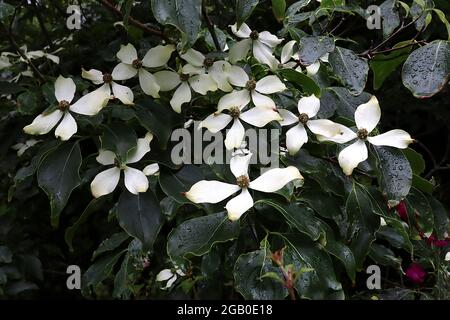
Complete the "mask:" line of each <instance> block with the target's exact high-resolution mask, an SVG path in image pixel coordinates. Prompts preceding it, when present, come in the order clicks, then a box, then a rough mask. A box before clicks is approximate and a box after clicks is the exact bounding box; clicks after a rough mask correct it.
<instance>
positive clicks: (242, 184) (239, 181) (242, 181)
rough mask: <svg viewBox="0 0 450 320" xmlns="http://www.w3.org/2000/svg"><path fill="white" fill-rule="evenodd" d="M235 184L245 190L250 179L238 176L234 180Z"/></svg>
mask: <svg viewBox="0 0 450 320" xmlns="http://www.w3.org/2000/svg"><path fill="white" fill-rule="evenodd" d="M236 183H237V185H238V186H239V187H241V188H247V187H248V185H249V184H250V179H249V178H248V177H247V176H239V177H237V178H236Z"/></svg>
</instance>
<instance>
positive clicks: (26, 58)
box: [0, 7, 45, 84]
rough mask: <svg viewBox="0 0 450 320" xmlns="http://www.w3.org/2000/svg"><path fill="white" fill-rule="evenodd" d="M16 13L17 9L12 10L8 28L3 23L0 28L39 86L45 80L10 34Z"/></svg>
mask: <svg viewBox="0 0 450 320" xmlns="http://www.w3.org/2000/svg"><path fill="white" fill-rule="evenodd" d="M16 13H17V7H16V8H15V10H14V14H13V16H12V17H11V23H10V25H9V28H7V27H6V26H5V25H4V24H3V23H0V27H1V28H2V29H3V31H4V32H5V34H6V35H7V37H8V40H9V43H10V44H11V46H12V47H13V49H14V50H15V51H16V52H17V53H18V54H19V55H20V56H21V57H22V58H23V59H24V60H25V61H26V62H27V64H28V65H29V66H30V68H31V70H32V71H33V73H34V75H35V76H36V77H37V79H38V81H39V83H40V84H42V83H44V82H45V78H44V76H43V75H42V73H41V72H40V71H39V69H38V68H37V67H36V66H35V65H34V63H33V62H32V61H31V60H30V59H29V58H28V57H27V56H26V55H25V53H23V51H22V50H21V49H20V47H19V45H18V44H17V42H16V40H15V39H14V36H13V33H12V31H11V30H12V26H13V22H14V19H15V18H16Z"/></svg>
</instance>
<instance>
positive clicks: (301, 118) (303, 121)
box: [298, 113, 309, 124]
mask: <svg viewBox="0 0 450 320" xmlns="http://www.w3.org/2000/svg"><path fill="white" fill-rule="evenodd" d="M308 120H309V117H308V115H307V114H306V113H301V114H300V115H299V116H298V121H300V123H301V124H306V123H307V122H308Z"/></svg>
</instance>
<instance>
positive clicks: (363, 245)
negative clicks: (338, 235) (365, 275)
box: [345, 184, 380, 269]
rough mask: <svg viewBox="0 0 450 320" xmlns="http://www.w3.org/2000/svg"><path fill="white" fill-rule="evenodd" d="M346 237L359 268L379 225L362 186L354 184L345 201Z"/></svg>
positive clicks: (378, 219) (378, 220)
mask: <svg viewBox="0 0 450 320" xmlns="http://www.w3.org/2000/svg"><path fill="white" fill-rule="evenodd" d="M345 212H346V217H345V219H346V222H347V225H348V229H347V239H348V241H349V242H350V249H351V250H352V252H353V255H354V256H355V261H356V266H357V268H358V269H360V268H361V267H362V265H363V262H364V259H365V257H366V255H367V254H368V253H369V250H370V245H371V244H372V242H373V241H374V240H375V232H376V231H377V230H378V228H379V226H380V218H379V217H378V216H377V215H375V213H374V212H373V211H372V206H371V201H370V199H369V198H368V196H367V194H366V193H365V192H364V190H363V187H362V186H360V185H359V184H354V185H353V189H352V192H351V193H350V194H349V196H348V198H347V202H346V203H345Z"/></svg>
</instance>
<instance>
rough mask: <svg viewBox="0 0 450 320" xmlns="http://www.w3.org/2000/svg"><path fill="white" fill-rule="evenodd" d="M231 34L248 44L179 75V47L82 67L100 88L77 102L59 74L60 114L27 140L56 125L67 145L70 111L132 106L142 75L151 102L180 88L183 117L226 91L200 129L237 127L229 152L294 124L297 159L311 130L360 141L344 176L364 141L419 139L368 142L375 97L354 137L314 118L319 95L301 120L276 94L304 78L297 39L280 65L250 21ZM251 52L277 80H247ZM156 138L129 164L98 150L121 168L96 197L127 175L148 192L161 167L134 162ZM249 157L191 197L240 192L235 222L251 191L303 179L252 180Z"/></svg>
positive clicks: (286, 172) (106, 174) (289, 174)
mask: <svg viewBox="0 0 450 320" xmlns="http://www.w3.org/2000/svg"><path fill="white" fill-rule="evenodd" d="M231 30H232V32H233V33H234V34H235V35H236V36H237V37H239V38H241V39H242V40H240V41H239V42H236V43H235V44H234V45H233V46H232V47H231V48H230V50H229V54H228V57H227V58H224V59H223V60H217V61H216V60H215V59H214V58H211V57H209V56H205V55H203V54H202V53H201V52H199V51H197V50H194V49H189V50H187V51H186V52H184V53H180V54H179V57H180V58H181V59H182V60H184V61H185V64H184V65H182V66H180V67H179V69H178V70H173V69H171V68H170V67H169V66H168V65H167V64H168V62H169V60H170V58H171V56H172V54H173V52H175V51H176V49H175V46H174V45H170V44H169V45H158V46H156V47H154V48H151V49H150V50H149V51H148V52H147V53H146V54H145V56H144V57H143V59H142V60H140V59H139V57H138V53H137V50H136V49H135V48H134V46H133V45H131V44H127V45H125V46H121V48H120V50H119V52H118V53H117V58H118V59H119V60H120V63H119V64H118V65H117V66H116V67H115V68H114V69H113V71H112V73H111V74H109V73H102V72H101V71H99V70H95V69H90V70H84V69H82V77H84V78H86V79H89V80H91V81H92V82H93V83H94V84H96V85H100V87H99V88H97V89H96V90H94V91H92V92H90V93H88V94H86V95H84V96H83V97H81V98H80V99H78V101H76V102H75V103H73V104H72V103H71V102H72V100H73V99H74V96H75V92H76V87H75V83H74V82H73V80H72V79H70V78H64V77H62V76H59V77H58V79H57V80H56V83H55V96H56V99H57V101H58V103H59V104H58V106H57V108H50V109H49V110H46V111H45V112H44V113H42V114H41V115H39V116H38V117H37V118H36V119H34V121H33V122H32V123H31V124H30V125H28V126H26V127H25V128H24V130H25V132H27V133H29V134H46V133H48V132H49V131H50V130H51V129H52V128H53V127H55V126H56V130H55V135H56V137H58V138H60V139H62V140H68V139H70V137H71V136H72V135H73V134H74V133H76V131H77V124H76V122H75V119H74V117H73V116H72V114H71V113H72V112H73V113H78V114H82V115H88V116H92V115H95V114H97V113H98V112H99V111H100V110H101V109H102V108H103V107H105V106H106V104H107V102H108V101H109V100H110V99H111V98H117V99H118V100H120V101H121V102H122V103H123V104H125V105H132V104H133V103H134V102H133V101H134V95H133V92H132V90H131V89H130V88H129V87H127V86H125V85H122V84H119V83H117V82H118V81H124V80H128V79H131V78H133V77H135V76H136V75H137V76H138V77H139V84H140V87H141V88H142V91H143V92H144V93H145V94H147V95H150V96H152V97H153V98H159V93H160V92H165V91H172V90H174V92H173V94H172V96H171V100H170V105H171V107H172V108H173V110H174V111H175V112H178V113H180V112H181V110H182V105H183V104H184V103H188V102H190V101H191V100H192V91H194V92H195V93H198V94H200V95H206V94H207V93H208V92H211V91H217V90H221V91H223V92H225V94H224V95H223V96H222V97H221V98H220V99H219V101H218V105H217V111H216V112H214V113H213V114H211V115H209V116H208V117H206V118H205V119H203V121H202V122H201V123H200V125H199V129H200V128H206V129H207V130H209V131H210V132H212V133H216V132H219V131H221V130H223V129H225V127H227V126H228V125H229V124H230V123H232V125H231V128H230V130H228V132H227V134H226V139H225V147H226V148H227V149H229V150H233V149H240V148H241V145H242V144H243V142H244V135H245V129H244V126H243V125H242V121H243V122H245V123H247V124H249V125H251V126H254V127H263V126H265V125H267V124H268V123H269V122H271V121H278V122H279V123H280V124H281V125H282V126H292V127H291V128H290V129H289V130H288V131H287V133H286V147H287V149H288V151H289V153H290V154H291V155H294V154H296V153H297V152H298V151H299V150H300V148H301V147H302V146H303V144H305V143H307V142H308V132H307V129H309V130H310V131H311V132H312V133H313V134H315V135H316V137H317V139H318V140H319V141H329V142H334V143H340V144H345V143H348V142H350V141H353V140H355V142H353V143H352V144H351V145H349V146H347V147H345V148H344V149H343V150H342V151H341V152H340V153H339V155H338V160H339V164H340V166H341V167H342V169H343V171H344V173H345V174H347V175H351V174H352V172H353V170H354V169H355V168H356V167H357V166H358V164H359V163H360V162H362V161H364V160H366V159H367V157H368V150H367V147H366V141H368V142H369V143H371V144H373V145H376V146H381V145H383V146H392V147H397V148H406V147H407V146H408V144H409V143H411V142H412V141H413V140H412V139H411V137H410V135H409V134H408V133H406V132H405V131H403V130H398V129H397V130H392V131H389V132H387V133H384V134H380V135H377V136H370V133H371V132H372V131H373V130H374V129H375V127H376V125H377V124H378V122H379V120H380V117H381V111H380V107H379V105H378V101H377V99H376V97H372V98H371V99H370V101H369V102H367V103H365V104H362V105H360V106H358V108H357V109H356V111H355V122H356V127H357V132H356V133H355V132H354V131H353V130H351V129H349V128H347V127H345V126H343V125H341V124H338V123H335V122H333V121H331V120H328V119H313V118H314V117H316V116H317V114H318V112H319V109H320V99H319V98H318V97H316V96H314V95H311V96H305V97H302V98H301V99H300V100H299V101H298V114H295V113H293V112H291V111H289V110H287V109H283V108H278V107H277V105H276V103H275V102H274V100H273V99H272V97H271V95H272V94H275V93H279V92H282V91H284V90H286V89H287V87H286V86H285V84H284V83H283V80H284V79H280V78H279V77H278V75H277V74H278V72H277V71H278V70H279V69H286V68H290V69H295V70H296V71H298V72H302V69H301V67H300V63H299V62H298V55H297V54H296V53H295V52H296V51H297V49H296V48H298V44H297V43H296V41H295V40H292V41H289V42H287V43H286V44H285V45H284V46H283V48H282V51H281V56H280V60H278V59H277V57H276V56H275V55H274V49H275V48H276V46H278V45H279V44H281V43H282V42H283V40H284V39H279V38H277V37H276V36H275V35H273V34H271V33H270V32H268V31H263V32H257V31H255V30H253V31H252V30H251V29H250V28H249V27H248V26H247V25H246V24H245V23H243V24H242V25H241V26H240V28H237V25H236V24H235V25H233V26H231ZM250 52H251V55H252V57H253V58H254V59H256V60H257V61H258V62H260V63H261V64H264V65H267V66H268V67H269V69H270V71H271V72H272V73H273V74H271V75H266V76H264V77H262V78H261V79H254V78H252V77H251V76H249V74H248V73H247V72H246V71H245V70H244V69H243V68H242V67H241V66H239V65H238V63H239V62H240V61H245V60H246V59H247V58H248V56H249V53H250ZM327 59H328V57H327V55H325V56H323V57H321V58H320V61H322V62H327ZM320 61H318V62H316V63H315V64H313V65H311V66H308V67H307V68H306V72H307V73H308V74H309V75H314V74H315V73H317V71H318V69H319V68H320ZM61 119H62V120H61ZM152 138H153V136H152V134H151V133H148V134H147V135H146V136H145V137H144V138H141V139H138V142H137V148H136V150H135V151H134V153H133V154H132V155H130V156H129V157H128V159H127V160H126V161H125V163H120V162H119V161H118V159H117V158H116V155H115V154H114V153H113V152H111V151H109V150H100V152H99V155H98V157H97V161H98V162H99V163H101V164H103V165H114V166H115V167H113V168H110V169H107V170H105V171H103V172H101V173H99V174H98V175H97V176H96V177H95V179H94V180H93V181H92V184H91V190H92V193H93V195H94V196H95V197H100V196H102V195H105V194H108V193H111V192H112V191H113V190H114V189H115V188H116V186H117V184H118V181H119V179H120V174H121V171H123V172H124V176H125V186H126V188H127V189H128V190H129V191H130V192H132V193H134V194H137V193H138V192H145V191H146V190H147V189H148V181H147V178H146V175H150V174H155V173H156V172H158V167H157V165H156V164H152V165H150V166H147V167H146V168H145V169H144V170H143V171H140V170H137V169H134V168H131V167H129V166H128V164H131V163H136V162H138V161H140V160H141V159H142V157H143V156H144V155H145V154H146V153H147V152H149V151H150V142H151V140H152ZM250 157H251V154H250V153H249V152H248V151H246V152H244V154H237V155H235V156H234V157H233V158H232V160H231V163H230V167H231V171H232V172H233V174H234V175H235V177H236V184H228V183H224V182H219V181H200V182H198V183H196V184H194V186H192V188H191V189H190V190H189V191H188V192H187V193H186V196H187V197H188V198H189V199H190V200H191V201H192V202H194V203H217V202H220V201H222V200H224V199H225V198H228V197H229V196H231V195H232V194H234V193H236V192H237V191H239V190H241V193H240V195H238V196H236V197H235V198H233V199H231V200H230V201H228V203H227V205H226V207H225V208H226V209H227V211H228V216H229V218H230V219H231V220H236V219H239V217H240V216H241V215H242V214H243V213H245V212H246V211H247V210H248V209H249V208H251V207H252V206H253V199H252V196H251V195H250V193H249V191H248V189H253V190H257V191H262V192H275V191H277V190H279V189H281V188H282V187H283V186H285V185H286V184H287V183H288V182H290V181H293V180H298V179H303V177H302V176H301V174H300V172H299V171H298V169H296V168H294V167H287V168H283V169H281V168H280V169H272V170H269V171H267V172H265V173H264V174H262V175H261V176H260V177H259V178H257V179H255V180H253V181H250V178H249V174H248V164H249V159H250Z"/></svg>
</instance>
